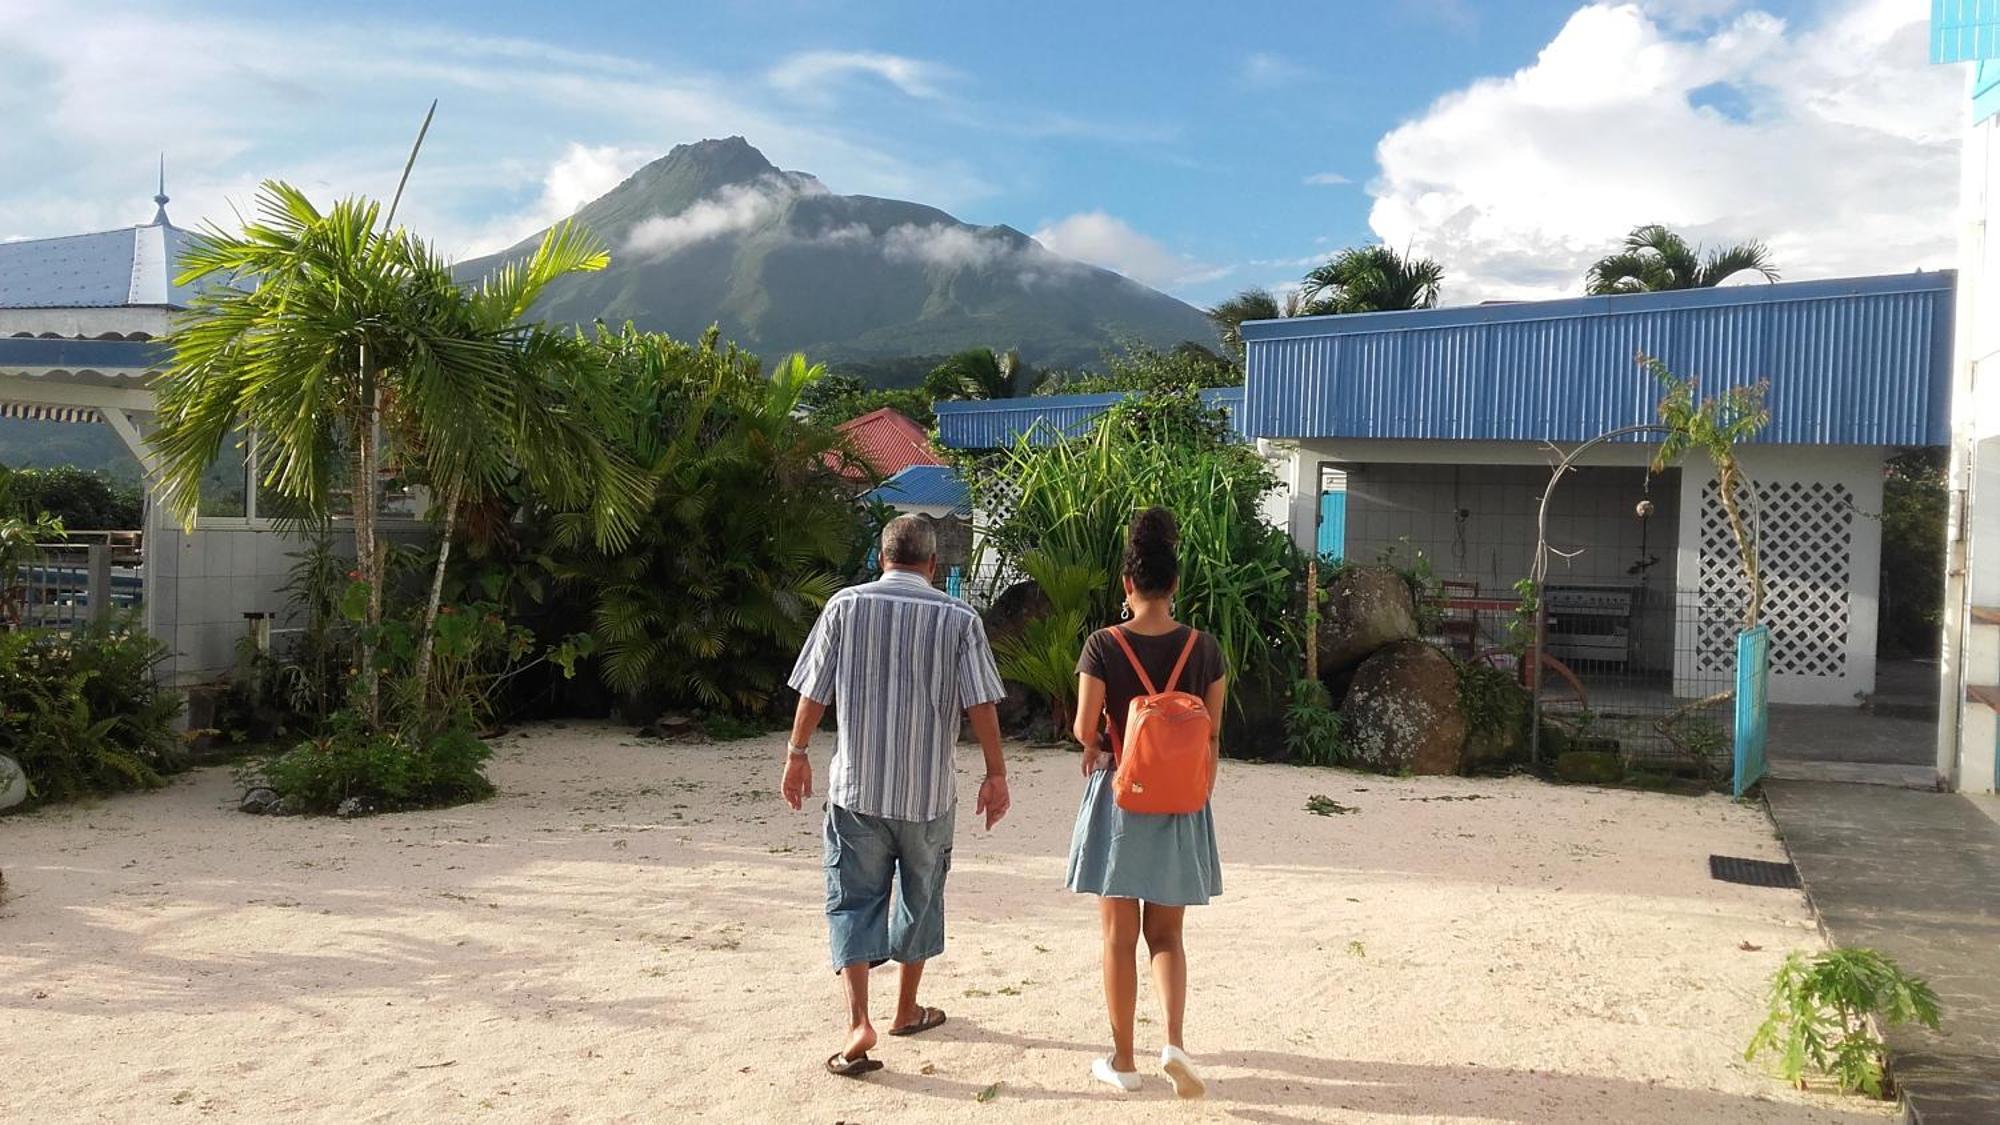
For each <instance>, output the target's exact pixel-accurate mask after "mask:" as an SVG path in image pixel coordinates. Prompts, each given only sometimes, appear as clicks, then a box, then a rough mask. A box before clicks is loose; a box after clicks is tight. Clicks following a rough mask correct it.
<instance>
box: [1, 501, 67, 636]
mask: <svg viewBox="0 0 2000 1125" xmlns="http://www.w3.org/2000/svg"><path fill="white" fill-rule="evenodd" d="M65 534H67V532H66V531H65V530H64V528H63V522H62V521H61V520H60V519H57V518H56V517H54V516H52V515H49V514H48V513H47V512H42V513H40V514H38V515H36V516H34V517H33V518H22V517H19V516H0V622H19V621H20V620H21V612H22V609H23V606H22V601H23V598H24V596H25V594H26V591H24V590H23V589H22V588H21V568H22V567H24V566H26V565H27V564H28V562H29V561H30V560H31V559H33V558H34V557H35V555H36V554H37V553H38V550H39V545H40V544H43V543H50V542H61V541H62V538H63V536H64V535H65Z"/></svg>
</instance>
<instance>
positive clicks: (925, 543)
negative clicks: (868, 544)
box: [882, 513, 937, 566]
mask: <svg viewBox="0 0 2000 1125" xmlns="http://www.w3.org/2000/svg"><path fill="white" fill-rule="evenodd" d="M934 558H937V528H935V527H932V526H931V521H929V520H927V519H925V518H924V517H922V516H919V515H916V514H914V513H912V514H909V515H902V516H897V517H896V518H895V519H892V520H890V521H889V523H888V525H887V526H885V527H883V528H882V561H883V562H884V563H894V564H896V565H897V566H922V565H924V564H925V563H927V562H929V561H931V560H932V559H934Z"/></svg>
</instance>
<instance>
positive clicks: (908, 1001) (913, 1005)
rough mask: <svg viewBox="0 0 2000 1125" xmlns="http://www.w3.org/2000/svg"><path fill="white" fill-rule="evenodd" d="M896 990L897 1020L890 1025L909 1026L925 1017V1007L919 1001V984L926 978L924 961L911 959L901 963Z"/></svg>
mask: <svg viewBox="0 0 2000 1125" xmlns="http://www.w3.org/2000/svg"><path fill="white" fill-rule="evenodd" d="M899 968H900V970H901V971H900V972H898V973H897V990H896V1020H895V1022H894V1023H891V1024H890V1025H889V1026H890V1027H909V1026H911V1025H913V1024H915V1023H917V1022H918V1021H920V1020H922V1019H923V1018H924V1009H923V1007H922V1006H921V1005H919V1004H918V1003H917V985H918V984H920V983H922V982H923V979H924V963H923V962H922V961H911V962H908V963H902V964H899Z"/></svg>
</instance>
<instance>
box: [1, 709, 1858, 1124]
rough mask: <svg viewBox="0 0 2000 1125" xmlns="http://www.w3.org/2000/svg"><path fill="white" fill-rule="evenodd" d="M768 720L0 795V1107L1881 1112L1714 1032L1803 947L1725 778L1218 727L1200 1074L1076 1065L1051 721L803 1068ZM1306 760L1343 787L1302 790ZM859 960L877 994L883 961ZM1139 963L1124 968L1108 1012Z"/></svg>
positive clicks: (811, 854)
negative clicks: (1332, 759)
mask: <svg viewBox="0 0 2000 1125" xmlns="http://www.w3.org/2000/svg"><path fill="white" fill-rule="evenodd" d="M779 747H780V743H779V742H778V741H776V740H772V741H769V742H757V743H738V744H733V745H728V746H667V745H661V744H658V743H645V742H640V741H639V740H637V739H635V738H633V737H632V736H630V735H629V734H627V733H625V732H623V731H619V730H613V729H609V728H594V727H567V728H542V729H538V730H535V731H532V732H529V733H527V734H524V735H518V736H514V737H510V738H508V739H506V740H504V741H503V743H502V744H501V751H500V755H499V759H498V761H497V763H496V768H495V771H494V773H495V777H496V780H497V781H498V782H499V784H500V787H501V790H502V795H501V796H500V797H499V798H497V799H496V800H494V801H492V802H490V803H487V804H484V805H480V806H476V807H472V808H464V809H456V810H449V811H443V812H435V813H423V814H412V815H403V816H386V817H379V818H375V819H370V820H363V821H354V822H341V821H332V820H301V819H257V818H251V817H247V816H244V815H242V814H239V813H236V812H234V811H233V810H232V808H231V801H232V798H233V796H234V795H235V788H234V786H233V785H232V784H231V782H230V779H229V775H228V773H227V771H225V770H206V771H202V772H200V773H197V774H195V775H192V776H191V777H188V778H185V779H183V780H181V781H180V782H179V783H177V784H176V785H174V786H173V787H172V788H171V789H169V790H168V791H166V792H163V793H154V794H147V795H140V796H134V797H127V798H120V799H117V800H112V801H106V802H103V803H102V804H99V805H97V806H95V807H84V808H70V809H59V810H54V811H48V812H43V813H39V814H35V815H31V816H25V817H21V816H17V817H12V818H8V819H4V820H0V869H4V871H5V875H6V883H7V890H8V895H7V898H6V899H5V901H4V902H0V1120H4V1121H8V1122H13V1121H35V1122H53V1121H68V1120H117V1121H145V1122H174V1121H198V1120H202V1119H217V1118H223V1119H226V1118H238V1117H241V1118H252V1119H259V1120H281V1121H398V1122H418V1121H455V1120H495V1121H534V1122H543V1121H551V1122H561V1121H693V1120H700V1121H717V1122H742V1121H756V1122H761V1121H774V1122H790V1121H816V1122H821V1123H831V1122H868V1123H871V1125H873V1123H876V1122H896V1121H940V1120H1006V1121H1064V1122H1070V1123H1083V1122H1097V1121H1141V1120H1144V1121H1155V1120H1177V1121H1178V1120H1187V1121H1248V1122H1268V1123H1280V1122H1296V1121H1394V1122H1409V1121H1433V1120H1435V1121H1472V1122H1492V1121H1518V1122H1537V1123H1540V1122H1593V1123H1594V1122H1691V1121H1718V1122H1786V1123H1791V1122H1836V1121H1865V1120H1879V1119H1881V1118H1882V1117H1883V1116H1885V1115H1886V1113H1887V1111H1886V1109H1882V1108H1879V1107H1874V1106H1871V1105H1869V1104H1867V1103H1862V1102H1857V1101H1854V1100H1847V1099H1835V1098H1832V1097H1828V1096H1824V1095H1805V1094H1798V1093H1795V1092H1793V1091H1791V1090H1789V1089H1788V1088H1786V1087H1785V1086H1784V1085H1783V1084H1782V1083H1780V1082H1777V1081H1775V1080H1773V1079H1771V1078H1769V1077H1767V1075H1766V1074H1765V1073H1764V1072H1763V1071H1762V1070H1761V1069H1760V1068H1758V1067H1755V1066H1751V1065H1747V1064H1745V1063H1743V1062H1742V1061H1741V1058H1740V1055H1739V1052H1740V1049H1741V1046H1742V1044H1743V1042H1744V1041H1745V1039H1746V1038H1747V1036H1748V1035H1749V1033H1750V1031H1751V1029H1752V1028H1753V1027H1754V1026H1755V1024H1756V1023H1757V1020H1758V1018H1759V1007H1760V998H1761V993H1762V988H1763V981H1764V980H1765V979H1766V977H1767V976H1768V974H1769V973H1770V972H1771V970H1772V969H1773V968H1774V967H1775V966H1776V965H1777V963H1778V961H1779V959H1780V958H1781V957H1782V956H1783V954H1784V952H1785V951H1786V950H1787V949H1790V948H1794V947H1813V946H1816V945H1817V938H1816V936H1815V934H1814V931H1813V929H1812V926H1811V923H1810V920H1809V918H1808V914H1807V910H1806V905H1805V902H1804V901H1803V899H1802V898H1801V897H1800V895H1799V894H1798V893H1797V892H1794V891H1782V890H1768V889H1757V888H1749V887H1739V886H1732V885H1727V884H1722V883H1717V882H1713V881H1711V880H1710V879H1709V877H1708V872H1707V868H1706V859H1707V856H1708V855H1709V854H1710V853H1712V852H1713V853H1724V854H1732V855H1743V856H1755V857H1761V858H1771V859H1776V858H1780V857H1781V854H1782V853H1781V850H1780V848H1779V845H1778V844H1777V842H1776V840H1775V839H1774V837H1773V835H1772V832H1771V828H1770V825H1769V822H1768V821H1767V820H1766V819H1765V817H1764V816H1763V814H1762V813H1761V811H1759V810H1756V809H1753V808H1747V807H1738V806H1735V805H1732V804H1731V803H1730V802H1728V801H1726V800H1723V799H1721V798H1717V797H1708V798H1700V799H1689V798H1679V797H1667V796H1655V795H1646V794H1638V793H1629V792H1612V791H1599V790H1592V789H1582V788H1557V787H1551V786H1548V785H1543V784H1540V783H1538V782H1534V781H1527V780H1508V781H1492V780H1457V779H1416V780H1396V779H1382V778H1373V777H1363V776H1359V775H1353V774H1346V773H1339V772H1329V771H1316V770H1301V769H1294V768H1287V767H1278V766H1254V765H1245V764H1240V763H1227V764H1225V767H1224V773H1223V778H1222V782H1221V787H1220V791H1219V792H1218V794H1217V800H1216V819H1217V821H1218V824H1219V825H1220V829H1221V832H1222V834H1223V835H1222V851H1223V857H1224V864H1225V882H1226V886H1227V891H1228V893H1227V895H1226V896H1225V897H1224V898H1223V899H1221V900H1219V901H1218V902H1217V903H1216V904H1215V905H1212V906H1210V907H1207V908H1205V909H1201V910H1197V911H1194V912H1192V913H1191V914H1190V917H1189V923H1188V931H1189V932H1188V940H1189V947H1190V957H1191V962H1192V970H1191V971H1192V994H1193V998H1192V1003H1191V1010H1190V1016H1189V1044H1188V1046H1189V1048H1190V1050H1192V1051H1193V1052H1194V1053H1195V1054H1196V1056H1197V1057H1198V1058H1200V1059H1202V1060H1203V1061H1204V1062H1205V1064H1206V1069H1207V1073H1208V1075H1209V1077H1210V1079H1211V1080H1212V1082H1213V1085H1214V1091H1213V1094H1212V1096H1211V1097H1210V1098H1209V1099H1208V1100H1207V1101H1206V1102H1204V1103H1198V1104H1194V1103H1191V1104H1186V1105H1182V1104H1177V1103H1174V1101H1173V1099H1172V1096H1171V1092H1170V1089H1169V1087H1168V1085H1167V1083H1166V1082H1165V1081H1164V1080H1163V1079H1158V1078H1154V1079H1151V1080H1149V1083H1148V1086H1147V1088H1146V1089H1145V1090H1144V1091H1143V1092H1141V1093H1139V1094H1137V1095H1134V1096H1131V1097H1129V1098H1121V1097H1120V1096H1119V1095H1118V1094H1116V1093H1114V1092H1111V1091H1109V1090H1105V1089H1104V1088H1102V1087H1097V1086H1094V1085H1093V1084H1092V1083H1091V1082H1090V1081H1089V1080H1088V1079H1087V1077H1086V1070H1087V1067H1088V1064H1089V1062H1090V1059H1091V1057H1092V1055H1093V1053H1094V1052H1098V1051H1101V1050H1102V1048H1103V1045H1104V1031H1103V1026H1104V1025H1103V1017H1102V1014H1101V1007H1100V1003H1101V1002H1100V999H1099V992H1098V970H1097V944H1096V933H1095V921H1094V905H1093V903H1092V902H1091V900H1088V899H1085V898H1081V897H1078V896H1074V895H1071V894H1068V893H1067V892H1065V891H1064V890H1063V889H1062V886H1061V881H1062V872H1063V856H1064V849H1065V847H1066V846H1067V843H1068V839H1069V829H1070V822H1071V818H1072V815H1073V812H1074V808H1075V802H1076V797H1077V792H1078V786H1079V784H1080V782H1079V779H1078V777H1077V775H1076V758H1075V757H1074V756H1072V755H1067V754H1063V753H1059V752H1056V751H1030V750H1022V749H1016V750H1014V751H1013V757H1014V762H1015V765H1014V770H1013V776H1014V779H1015V780H1014V787H1015V789H1014V791H1015V801H1016V812H1015V814H1014V815H1013V816H1012V817H1010V818H1009V819H1008V820H1006V821H1005V822H1003V823H1002V824H1001V825H1000V827H999V828H998V829H997V830H995V831H994V832H993V833H991V834H990V835H989V834H987V833H985V832H984V831H981V830H978V829H976V828H970V827H967V826H966V825H965V824H964V823H961V826H960V836H959V842H958V845H957V849H956V856H955V861H954V863H955V866H954V871H953V873H952V883H951V903H952V916H951V926H952V929H951V937H950V948H949V949H948V951H947V952H946V954H945V956H944V957H943V958H941V959H940V960H939V961H937V962H936V963H935V964H934V965H933V966H932V970H931V976H930V978H929V980H928V982H927V983H928V985H929V995H928V999H929V1000H930V1001H931V1002H933V1003H936V1004H939V1005H942V1006H943V1007H945V1008H947V1009H948V1010H949V1012H950V1015H951V1021H950V1022H949V1023H948V1024H946V1025H945V1026H944V1027H942V1028H940V1029H938V1030H937V1031H936V1032H933V1033H931V1034H928V1035H926V1036H924V1037H922V1038H919V1039H910V1040H890V1039H885V1040H884V1046H883V1047H882V1048H881V1049H880V1050H878V1052H877V1055H878V1057H881V1058H883V1059H884V1060H886V1061H887V1062H888V1064H889V1069H888V1070H887V1071H885V1072H882V1073H880V1074H878V1075H876V1076H874V1077H873V1078H871V1079H868V1080H866V1081H863V1082H855V1081H850V1080H841V1079H835V1078H832V1077H830V1076H828V1075H826V1074H824V1073H823V1072H821V1071H820V1070H819V1065H820V1060H822V1059H823V1058H825V1056H826V1055H827V1053H828V1052H829V1051H831V1050H832V1049H833V1048H834V1047H835V1046H836V1045H837V1043H838V1037H837V1033H836V1020H837V1019H838V1017H839V1013H840V1011H841V1007H842V1005H841V1000H840V993H839V989H838V985H837V981H836V979H835V978H834V977H833V976H832V975H831V974H830V973H829V972H828V971H827V970H826V967H825V964H824V961H825V956H826V954H825V939H824V932H823V928H822V921H821V916H820V896H821V889H822V888H821V878H820V873H819V870H818V867H819V844H818V822H819V818H818V816H817V815H816V813H815V812H807V813H793V812H791V811H790V810H788V809H786V808H784V807H783V806H782V805H781V804H780V803H779V802H778V800H777V797H776V796H775V789H776V787H777V768H776V765H777V761H778V759H779V756H780V754H781V750H780V748H779ZM971 759H972V756H971V755H969V756H968V759H967V762H966V766H967V768H968V776H971V771H972V766H973V762H972V760H971ZM822 766H823V760H822ZM964 793H965V796H964V800H965V802H966V808H967V809H968V810H969V809H970V807H971V796H972V795H971V788H970V786H969V785H968V786H967V787H965V789H964ZM1315 793H1319V794H1325V795H1327V796H1330V797H1332V798H1333V799H1335V800H1337V801H1338V802H1340V803H1341V804H1343V805H1346V806H1351V807H1352V808H1353V809H1354V811H1353V812H1352V813H1349V814H1345V815H1337V816H1328V817H1321V816H1314V815H1309V814H1308V813H1306V812H1305V811H1304V804H1305V801H1306V798H1307V797H1308V796H1309V795H1312V794H1315ZM970 819H971V818H970V816H969V815H967V816H966V817H964V818H963V820H967V821H969V820H970ZM875 980H876V982H877V990H878V994H879V995H880V996H881V997H882V999H881V1001H879V1002H878V1003H877V1005H876V1007H877V1011H878V1014H879V1015H881V1016H884V1017H886V1014H887V1011H886V1009H887V1007H888V1003H889V1001H888V997H889V994H890V992H891V990H892V988H893V970H885V971H883V972H881V973H878V974H877V975H876V978H875ZM1153 1003H1154V997H1153V995H1152V991H1151V985H1150V982H1147V983H1146V984H1144V985H1142V988H1141V994H1140V1004H1141V1009H1140V1010H1141V1019H1142V1023H1141V1025H1140V1029H1139V1030H1140V1036H1141V1046H1142V1049H1143V1048H1144V1047H1145V1046H1148V1045H1150V1046H1152V1047H1154V1048H1155V1049H1157V1042H1156V1041H1155V1037H1156V1032H1157V1030H1158V1027H1159V1023H1158V1020H1157V1018H1156V1017H1155V1016H1154V1015H1153V1013H1152V1011H1151V1009H1152V1005H1153ZM1142 1057H1143V1056H1142ZM989 1089H990V1090H992V1091H993V1092H992V1094H991V1096H990V1098H989V1099H988V1100H986V1101H983V1102H982V1101H980V1100H979V1095H981V1094H982V1092H984V1091H988V1090H989ZM1169 1114H1171V1115H1172V1116H1169Z"/></svg>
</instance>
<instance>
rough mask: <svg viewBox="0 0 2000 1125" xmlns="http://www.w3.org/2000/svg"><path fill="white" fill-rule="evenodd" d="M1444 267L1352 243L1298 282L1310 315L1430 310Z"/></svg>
mask: <svg viewBox="0 0 2000 1125" xmlns="http://www.w3.org/2000/svg"><path fill="white" fill-rule="evenodd" d="M1443 281H1444V267H1442V266H1440V265H1438V264H1437V263H1436V262H1435V261H1432V260H1431V259H1429V258H1406V257H1404V256H1403V255H1401V254H1398V253H1397V252H1396V251H1394V250H1392V249H1390V248H1389V247H1387V246H1350V247H1348V248H1347V249H1345V250H1342V251H1341V252H1340V253H1338V254H1336V255H1334V256H1333V258H1332V259H1330V260H1329V261H1327V262H1326V264H1324V265H1321V266H1317V267H1315V268H1313V269H1312V270H1310V271H1308V272H1307V273H1306V275H1305V277H1304V278H1303V279H1301V281H1300V283H1299V300H1300V301H1301V302H1302V303H1303V305H1304V308H1303V312H1304V313H1305V315H1307V316H1324V315H1326V314H1329V313H1362V312H1396V311H1400V310H1403V309H1428V308H1431V307H1433V306H1435V305H1436V304H1437V302H1438V290H1439V287H1440V285H1441V284H1442V283H1443Z"/></svg>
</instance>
